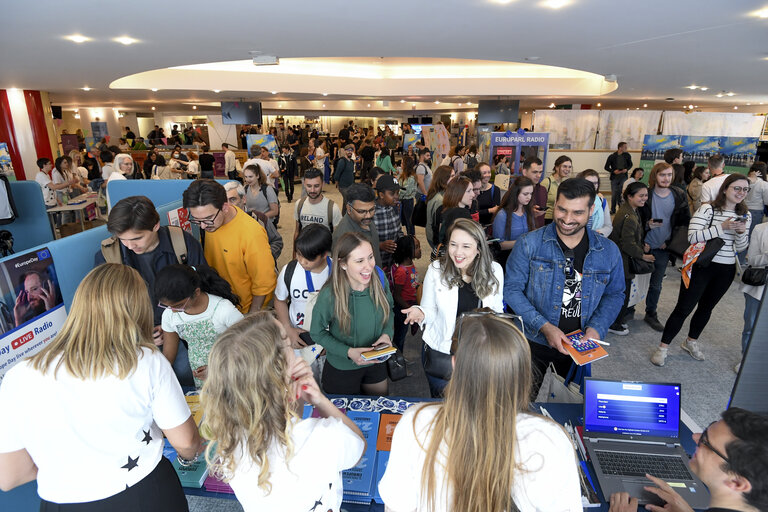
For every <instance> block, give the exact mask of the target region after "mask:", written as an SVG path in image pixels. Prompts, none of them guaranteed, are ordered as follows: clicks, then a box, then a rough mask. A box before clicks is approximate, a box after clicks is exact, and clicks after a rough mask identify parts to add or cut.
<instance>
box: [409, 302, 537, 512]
mask: <svg viewBox="0 0 768 512" xmlns="http://www.w3.org/2000/svg"><path fill="white" fill-rule="evenodd" d="M451 352H452V353H454V354H455V357H456V359H455V366H454V369H453V374H452V376H451V380H450V381H449V383H448V386H447V387H446V388H445V400H444V403H443V404H442V405H437V406H438V407H439V408H438V410H437V413H436V414H435V416H434V418H433V419H432V420H431V423H430V425H429V429H430V436H431V437H430V439H429V441H428V443H427V446H422V448H423V449H424V451H425V452H426V456H425V460H424V467H423V468H422V473H421V475H422V482H423V483H424V491H423V493H424V494H423V497H424V498H426V505H427V510H430V511H434V510H435V504H436V503H435V502H436V501H437V499H436V498H438V497H437V487H438V485H439V484H440V480H439V479H440V478H441V477H440V476H438V475H437V474H436V473H435V467H436V466H437V465H438V464H440V462H439V461H438V454H439V453H441V452H442V453H444V454H447V457H446V461H445V479H446V481H445V484H446V485H447V486H450V488H451V489H452V492H451V493H449V495H450V496H451V498H450V499H451V502H450V503H448V504H447V505H448V507H447V509H448V510H461V511H462V512H488V511H500V512H501V511H503V512H512V511H514V510H517V508H516V507H515V504H514V501H513V499H512V488H513V482H514V479H515V477H516V476H517V475H519V474H520V472H521V471H523V466H522V464H521V461H518V460H516V459H515V453H516V448H517V442H518V440H517V433H516V432H517V430H516V429H517V414H519V413H523V412H527V411H528V407H529V404H530V392H531V352H530V348H529V347H528V342H527V341H526V339H525V336H524V335H523V334H522V333H521V332H520V331H519V330H518V329H517V328H516V327H515V326H514V325H513V324H512V323H511V322H509V321H508V320H505V319H503V318H500V317H496V316H493V315H484V316H479V317H469V318H466V317H465V318H463V319H462V325H461V339H457V340H454V342H453V346H452V350H451ZM427 407H434V405H430V406H427ZM424 409H425V408H422V409H420V410H419V411H417V412H416V416H417V417H418V414H420V413H421V411H423V410H424ZM415 424H416V420H415V419H414V425H415ZM414 433H415V427H414ZM493 440H496V441H498V442H494V441H493ZM443 443H445V445H446V446H445V448H444V449H443V450H441V449H440V447H441V445H442V444H443ZM468 468H471V469H469V470H468Z"/></svg>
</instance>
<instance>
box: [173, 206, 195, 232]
mask: <svg viewBox="0 0 768 512" xmlns="http://www.w3.org/2000/svg"><path fill="white" fill-rule="evenodd" d="M168 225H169V226H178V227H180V228H181V229H183V230H184V231H186V232H187V233H190V234H191V233H192V223H191V222H189V212H187V209H186V208H177V209H175V210H171V211H169V212H168Z"/></svg>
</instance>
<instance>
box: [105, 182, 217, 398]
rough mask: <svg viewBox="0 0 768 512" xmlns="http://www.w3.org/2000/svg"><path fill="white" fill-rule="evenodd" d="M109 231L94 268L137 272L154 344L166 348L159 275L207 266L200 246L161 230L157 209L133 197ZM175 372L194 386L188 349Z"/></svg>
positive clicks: (114, 213) (115, 212) (174, 230)
mask: <svg viewBox="0 0 768 512" xmlns="http://www.w3.org/2000/svg"><path fill="white" fill-rule="evenodd" d="M107 230H108V231H109V232H110V233H111V234H112V237H111V238H107V239H106V240H102V242H101V248H100V250H99V251H98V252H97V253H96V255H95V258H94V266H98V265H101V264H102V263H122V264H123V265H128V266H129V267H132V268H134V269H136V270H137V271H138V272H139V274H140V275H141V277H142V278H143V279H144V282H146V283H147V292H148V293H149V296H150V299H151V301H152V307H153V311H154V322H155V323H154V325H155V328H154V331H153V336H154V341H155V344H156V345H158V346H160V345H162V344H163V338H162V329H161V328H160V324H161V319H162V316H163V308H161V307H159V306H158V305H157V304H158V302H159V299H158V297H154V296H153V292H152V290H154V287H155V275H156V274H157V273H158V272H159V271H160V270H162V269H163V268H164V267H166V266H168V265H173V264H175V263H183V264H186V265H191V266H198V265H206V261H205V256H204V255H203V248H202V247H201V246H200V242H198V241H197V240H195V238H194V237H193V236H192V235H190V234H189V233H187V232H185V231H184V230H182V229H181V228H179V227H176V226H161V225H160V215H159V214H158V213H157V210H156V209H155V205H154V204H152V201H150V200H149V198H147V197H144V196H130V197H126V198H125V199H121V200H120V201H118V202H117V204H115V206H113V207H112V209H111V210H110V211H109V218H108V220H107ZM173 370H174V372H175V373H176V376H177V377H178V379H179V382H180V383H181V384H182V385H189V386H192V385H193V384H194V383H193V380H192V370H191V369H190V367H189V359H188V356H187V349H186V348H185V347H184V346H183V344H182V345H179V352H178V353H177V354H176V360H175V361H174V362H173Z"/></svg>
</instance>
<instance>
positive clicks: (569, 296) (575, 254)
mask: <svg viewBox="0 0 768 512" xmlns="http://www.w3.org/2000/svg"><path fill="white" fill-rule="evenodd" d="M557 242H558V243H559V244H560V248H561V249H562V250H563V254H564V255H565V285H564V286H563V305H562V307H561V308H560V323H559V324H558V327H559V328H560V330H561V331H563V332H564V333H565V334H568V333H570V332H573V331H575V330H577V329H581V285H582V274H583V272H584V259H585V258H586V257H587V251H588V250H589V237H588V236H587V233H584V236H583V237H582V238H581V242H579V245H577V246H576V247H574V248H573V249H570V248H568V246H567V245H565V244H564V243H563V241H562V240H560V237H557Z"/></svg>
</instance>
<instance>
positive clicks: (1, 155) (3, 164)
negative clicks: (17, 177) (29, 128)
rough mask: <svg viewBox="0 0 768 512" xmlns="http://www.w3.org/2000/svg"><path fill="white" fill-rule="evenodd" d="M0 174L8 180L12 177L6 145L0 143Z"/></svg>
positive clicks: (9, 156) (11, 165) (9, 155)
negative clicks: (4, 175)
mask: <svg viewBox="0 0 768 512" xmlns="http://www.w3.org/2000/svg"><path fill="white" fill-rule="evenodd" d="M0 173H2V174H6V175H7V176H8V177H9V178H10V177H11V176H13V175H14V174H13V164H12V163H11V154H10V153H9V152H8V144H7V143H5V142H0Z"/></svg>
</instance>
